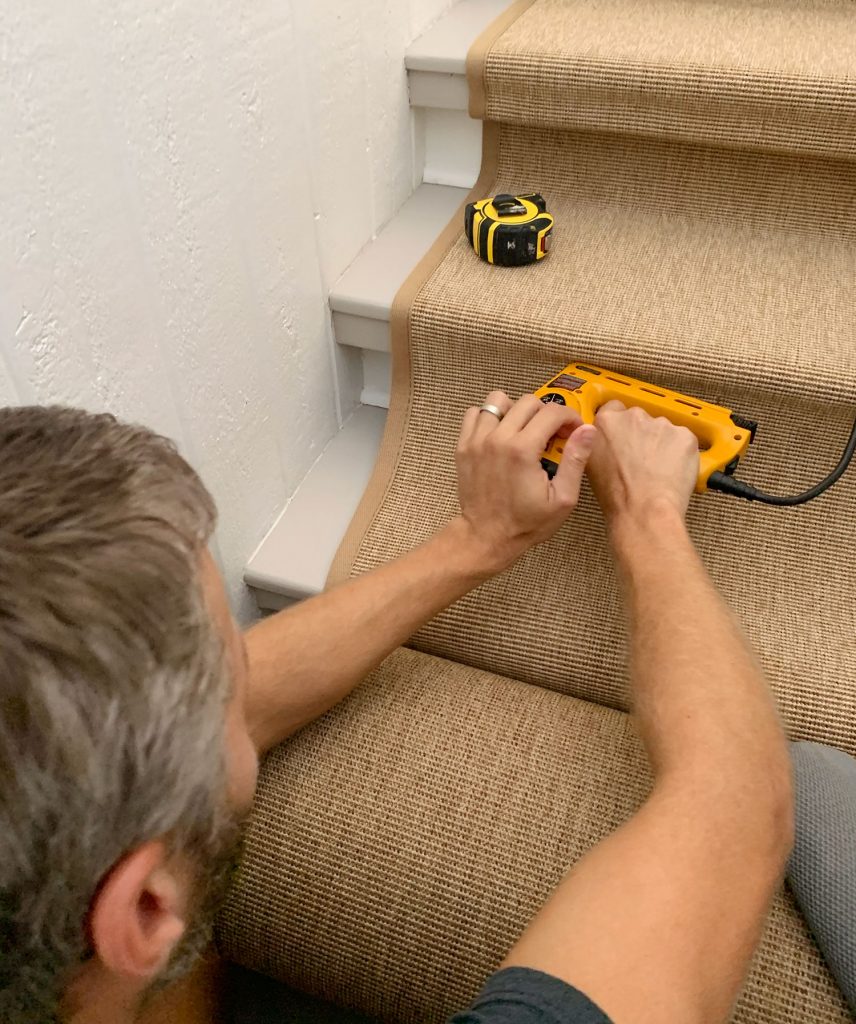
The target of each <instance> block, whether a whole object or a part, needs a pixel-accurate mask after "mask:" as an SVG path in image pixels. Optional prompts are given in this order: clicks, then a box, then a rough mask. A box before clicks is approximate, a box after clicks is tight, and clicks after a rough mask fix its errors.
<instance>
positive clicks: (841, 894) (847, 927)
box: [788, 743, 856, 1015]
mask: <svg viewBox="0 0 856 1024" xmlns="http://www.w3.org/2000/svg"><path fill="white" fill-rule="evenodd" d="M791 757H792V759H793V764H794V776H795V783H796V833H797V834H796V844H795V846H794V852H793V855H792V856H791V861H790V864H789V866H788V881H789V883H790V886H791V889H792V890H793V893H794V896H795V897H796V899H797V902H798V903H799V905H800V908H801V909H802V912H803V914H804V915H805V918H806V920H807V921H808V924H809V927H810V928H811V930H812V932H813V933H814V936H815V938H816V939H817V943H818V945H819V946H820V949H821V951H822V953H823V955H824V957H825V958H826V962H827V963H828V965H829V969H830V970H831V971H832V973H833V975H834V976H835V979H836V981H837V982H838V984H839V985H840V987H841V991H842V992H843V993H844V997H845V999H846V1000H847V1002H848V1004H849V1006H850V1009H851V1010H852V1011H853V1013H854V1015H856V760H854V759H853V758H852V757H850V756H849V755H847V754H844V753H842V752H841V751H840V750H835V749H834V748H832V747H826V746H823V745H822V744H820V743H794V744H793V745H792V747H791Z"/></svg>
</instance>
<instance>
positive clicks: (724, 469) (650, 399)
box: [535, 363, 856, 505]
mask: <svg viewBox="0 0 856 1024" xmlns="http://www.w3.org/2000/svg"><path fill="white" fill-rule="evenodd" d="M535 394H536V395H537V397H538V398H540V399H541V401H542V402H557V403H558V404H559V405H567V406H570V407H571V408H574V409H576V410H577V411H578V412H579V414H580V415H581V416H582V418H583V421H584V422H585V423H593V422H594V417H595V414H596V413H597V410H598V409H599V408H600V407H601V406H602V405H603V404H604V403H605V402H609V401H611V400H612V399H614V398H616V399H618V401H620V402H623V403H624V404H625V405H638V406H641V407H642V408H643V409H644V410H645V411H646V412H647V413H649V414H650V415H651V416H665V417H666V418H667V419H669V420H671V422H672V423H674V424H676V425H677V426H680V427H688V428H689V429H690V430H691V431H692V432H693V433H694V434H695V435H696V437H697V438H698V442H699V470H698V479H697V481H696V491H697V492H698V493H699V494H701V493H703V492H704V491H706V490H708V489H711V490H716V491H723V492H725V493H727V494H734V495H736V496H737V497H740V498H746V499H747V500H749V501H761V502H765V503H767V504H769V505H801V504H803V503H804V502H806V501H811V499H812V498H816V497H817V496H818V495H819V494H822V493H823V491H825V490H826V489H827V488H828V487H831V486H832V484H834V483H835V481H836V480H837V479H838V478H839V477H840V476H841V474H842V473H843V472H844V470H845V469H846V468H847V465H848V463H849V462H850V459H851V458H852V457H853V451H854V448H856V422H854V424H853V429H852V431H851V432H850V439H849V440H848V442H847V447H846V448H845V450H844V455H843V456H842V458H841V461H840V462H839V464H838V465H837V466H836V467H835V469H834V470H833V471H832V472H831V473H830V474H829V476H828V477H826V478H825V479H824V480H822V481H821V482H820V483H819V484H816V485H815V486H814V487H812V488H810V489H809V490H808V491H805V492H803V493H802V494H796V495H792V496H787V497H779V496H777V495H774V494H765V493H764V492H763V491H759V490H758V489H757V488H755V487H752V486H751V485H750V484H747V483H744V482H743V481H741V480H735V479H734V477H733V475H732V474H733V473H734V470H735V469H736V468H737V466H738V464H739V462H740V459H741V457H742V456H743V455H744V454H745V452H746V449H747V448H748V447H749V445H750V443H751V442H752V441H753V440H754V439H755V431H756V430H757V427H758V425H757V423H755V422H754V421H752V420H749V419H745V418H744V417H742V416H738V415H736V414H735V413H733V412H732V411H731V410H730V409H726V408H724V407H723V406H721V405H712V404H711V403H710V402H703V401H701V399H698V398H689V397H688V396H687V395H682V394H680V393H679V392H677V391H669V390H668V389H667V388H661V387H657V386H655V385H653V384H646V383H645V382H644V381H641V380H634V379H633V378H632V377H627V376H625V375H624V374H622V373H613V372H612V371H611V370H605V369H603V368H602V367H598V366H588V365H584V364H583V363H571V364H570V365H568V366H566V367H565V368H564V370H562V372H561V373H560V374H559V375H558V376H557V377H554V378H553V379H552V380H551V381H549V383H547V384H545V385H544V387H542V388H540V389H539V390H538V391H536V392H535ZM564 450H565V441H564V440H562V439H561V438H554V439H553V440H552V441H551V442H550V444H549V446H548V447H547V449H546V451H545V452H544V453H543V455H542V458H541V465H542V466H543V467H544V469H545V470H546V472H547V474H548V475H549V476H550V477H552V476H553V475H554V474H555V472H556V470H557V469H558V468H559V463H560V462H561V460H562V453H563V452H564Z"/></svg>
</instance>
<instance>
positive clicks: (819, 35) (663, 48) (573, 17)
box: [494, 0, 856, 86]
mask: <svg viewBox="0 0 856 1024" xmlns="http://www.w3.org/2000/svg"><path fill="white" fill-rule="evenodd" d="M542 4H543V5H544V6H546V7H551V8H554V9H556V12H557V14H558V8H559V7H561V16H556V17H555V18H553V19H551V32H550V34H549V36H548V37H547V38H545V39H544V40H543V42H540V41H539V42H540V45H539V46H538V52H539V55H540V56H542V57H543V56H546V55H548V54H555V55H558V56H561V57H562V58H564V59H568V60H572V59H574V58H577V57H579V58H583V59H588V60H598V59H601V60H610V61H613V60H614V61H634V62H639V63H644V64H654V65H656V64H660V65H676V66H684V67H694V68H697V69H699V70H701V69H707V70H710V71H711V72H717V73H722V72H724V71H726V70H734V71H742V72H744V73H746V74H747V75H748V74H751V75H766V74H775V75H777V76H792V77H794V78H799V79H804V80H805V81H806V83H807V84H808V83H817V82H818V81H827V80H838V81H844V82H850V83H852V84H853V85H854V86H856V75H854V71H856V67H854V61H856V22H854V17H853V7H852V4H850V3H847V4H840V3H832V4H824V5H820V6H818V5H816V4H802V3H801V4H793V3H786V2H782V0H767V2H763V3H752V4H748V3H741V2H739V0H738V2H734V0H732V2H730V3H722V2H718V0H646V2H645V3H638V2H637V0H542ZM515 46H516V41H515V34H514V33H513V32H508V33H507V34H505V35H504V36H502V37H500V39H499V40H498V42H497V43H496V44H495V46H494V52H496V53H502V54H505V55H508V54H510V53H511V52H512V51H513V50H514V48H515Z"/></svg>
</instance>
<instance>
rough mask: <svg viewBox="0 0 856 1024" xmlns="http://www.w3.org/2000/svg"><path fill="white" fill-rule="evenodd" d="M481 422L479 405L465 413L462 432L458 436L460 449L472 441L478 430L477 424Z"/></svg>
mask: <svg viewBox="0 0 856 1024" xmlns="http://www.w3.org/2000/svg"><path fill="white" fill-rule="evenodd" d="M478 421H479V407H478V406H477V405H474V406H472V407H471V408H469V409H467V411H466V412H465V413H464V418H463V420H462V422H461V432H460V434H459V435H458V447H459V448H461V447H462V446H463V445H465V444H467V443H468V442H469V441H470V440H471V439H472V436H473V434H474V433H475V430H476V424H477V423H478Z"/></svg>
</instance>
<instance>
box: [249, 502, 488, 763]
mask: <svg viewBox="0 0 856 1024" xmlns="http://www.w3.org/2000/svg"><path fill="white" fill-rule="evenodd" d="M502 567H503V564H502V561H501V559H498V558H497V556H496V553H495V552H492V551H489V550H485V549H484V548H482V547H481V546H480V544H479V542H478V541H477V539H476V538H475V537H474V536H473V535H472V533H471V531H470V530H469V528H468V527H467V524H466V523H465V522H464V521H463V520H462V519H460V518H458V519H455V520H453V521H452V522H451V523H450V524H449V525H448V526H447V527H446V528H445V529H443V530H442V531H440V532H439V533H438V534H436V535H435V536H434V537H432V538H431V539H430V540H429V541H427V542H426V543H425V544H423V545H422V546H421V547H419V548H416V549H415V550H413V551H411V552H409V553H408V554H406V555H404V556H402V557H401V558H398V559H396V560H395V561H394V562H390V563H389V564H388V565H385V566H383V567H381V568H379V569H376V570H375V571H374V572H370V573H367V574H366V575H364V576H361V577H358V578H357V579H354V580H350V581H348V582H347V583H344V584H342V585H340V586H338V587H336V588H334V589H332V590H330V591H328V592H326V593H324V594H320V595H319V596H318V597H315V598H312V599H310V600H308V601H305V602H303V603H302V604H299V605H297V606H296V607H294V608H290V609H286V610H285V611H282V612H280V613H279V614H277V615H274V616H271V617H270V618H268V619H266V620H264V621H263V622H261V623H259V624H258V625H256V626H254V627H253V628H252V629H250V630H249V631H248V632H247V634H246V642H247V653H248V656H249V662H250V693H249V696H248V719H249V722H250V729H251V733H252V735H253V738H254V739H255V741H256V745H257V746H258V748H259V750H267V749H268V748H269V747H271V746H274V745H275V744H276V743H278V742H280V741H281V740H283V739H285V738H286V737H287V736H289V735H291V734H292V733H294V732H295V731H296V730H297V729H299V728H301V726H303V725H305V724H306V723H307V722H310V721H312V720H313V719H315V718H317V717H318V716H319V715H321V714H323V713H324V712H325V711H327V710H328V709H329V708H330V707H332V706H333V705H334V704H336V703H338V701H340V700H342V698H343V697H345V696H346V695H347V694H348V693H349V692H350V691H351V690H352V689H353V688H354V687H355V686H356V685H357V683H359V682H360V681H361V680H362V679H363V678H364V677H365V676H366V675H367V674H368V673H369V672H371V670H372V669H374V668H375V667H376V666H377V665H379V664H380V662H381V661H382V660H383V659H384V658H385V657H386V656H387V655H388V654H389V653H390V652H391V651H393V650H395V648H396V647H398V646H400V645H401V644H402V643H404V641H405V640H407V638H408V637H409V636H410V635H411V634H412V633H413V632H415V631H416V630H417V629H418V628H419V627H420V626H421V625H422V624H423V623H425V622H427V621H428V620H429V619H431V618H433V616H434V615H436V614H437V613H438V612H439V611H441V610H442V609H443V608H445V607H446V606H447V605H449V604H451V603H452V602H454V601H456V600H457V599H458V598H459V597H461V596H463V595H464V594H466V593H467V592H468V591H470V590H472V589H473V588H474V587H476V586H478V585H479V584H480V583H482V582H484V580H485V579H487V578H488V577H489V576H490V575H492V574H493V573H494V572H496V571H498V570H499V569H501V568H502Z"/></svg>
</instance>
